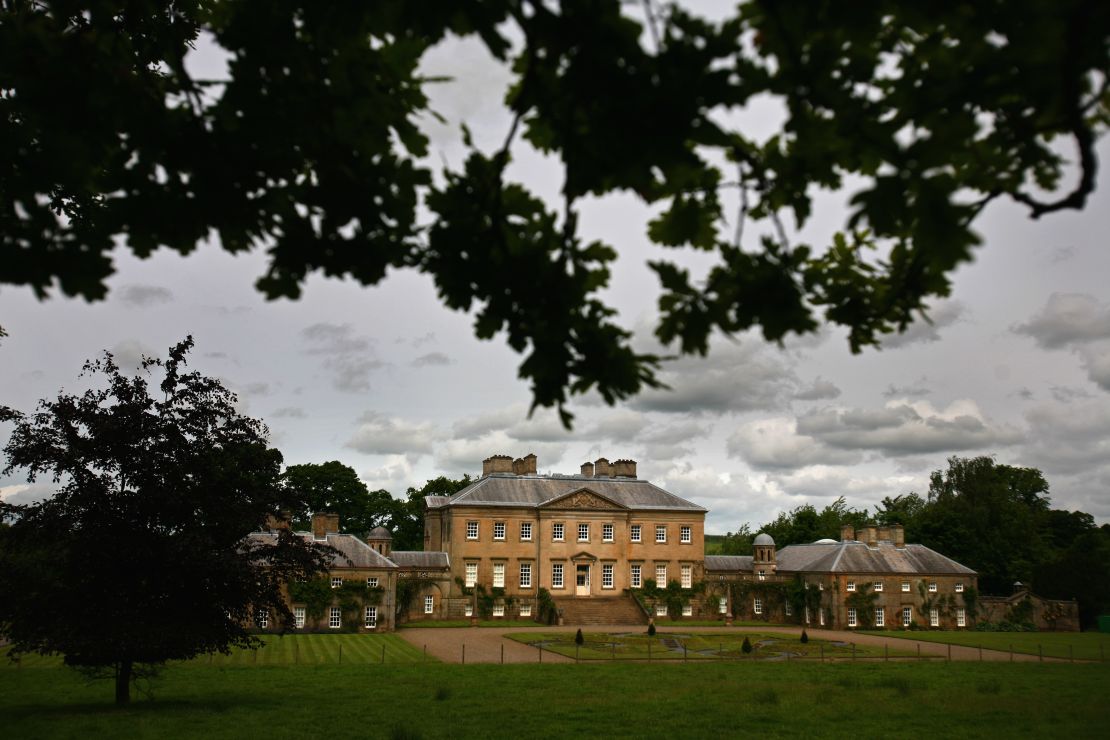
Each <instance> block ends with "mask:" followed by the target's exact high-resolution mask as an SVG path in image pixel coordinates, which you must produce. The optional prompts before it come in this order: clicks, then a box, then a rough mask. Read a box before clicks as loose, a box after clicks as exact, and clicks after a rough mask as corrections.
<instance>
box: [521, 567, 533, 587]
mask: <svg viewBox="0 0 1110 740" xmlns="http://www.w3.org/2000/svg"><path fill="white" fill-rule="evenodd" d="M520 587H521V588H532V564H531V563H521V564H520Z"/></svg>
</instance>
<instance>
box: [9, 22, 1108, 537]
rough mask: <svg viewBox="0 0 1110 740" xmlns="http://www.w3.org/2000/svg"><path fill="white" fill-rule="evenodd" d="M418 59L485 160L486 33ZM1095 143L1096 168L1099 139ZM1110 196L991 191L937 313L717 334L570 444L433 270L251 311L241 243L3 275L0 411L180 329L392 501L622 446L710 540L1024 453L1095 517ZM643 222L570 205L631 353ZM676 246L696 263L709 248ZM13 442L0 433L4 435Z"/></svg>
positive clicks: (525, 161) (519, 171)
mask: <svg viewBox="0 0 1110 740" xmlns="http://www.w3.org/2000/svg"><path fill="white" fill-rule="evenodd" d="M191 61H192V63H193V65H194V68H196V69H198V70H202V71H203V72H204V73H205V75H206V76H207V75H211V74H218V73H219V71H220V69H221V65H222V59H221V57H220V55H219V54H218V53H216V52H215V51H214V50H212V49H211V48H206V47H204V46H202V48H201V49H200V50H199V51H198V53H197V55H195V58H194V59H193V60H191ZM426 68H427V71H428V72H429V73H430V74H444V73H450V74H453V75H455V76H456V77H457V81H456V82H452V83H444V84H442V85H440V86H438V87H437V89H436V90H435V91H434V92H435V95H434V98H433V107H434V108H435V109H436V110H437V111H439V112H440V113H441V114H443V115H444V117H445V118H446V119H447V122H446V123H445V124H440V123H437V122H435V121H433V120H429V121H427V122H426V128H427V131H428V132H429V134H430V135H431V136H432V137H433V149H434V151H433V154H432V161H433V164H436V163H441V162H447V163H448V164H450V165H457V164H458V163H459V162H461V160H462V157H463V156H464V154H465V151H464V149H463V147H462V145H461V143H460V141H459V135H458V131H459V128H458V127H459V124H460V123H461V122H463V121H465V122H466V123H467V124H468V125H469V126H470V127H471V128H472V130H473V131H474V134H475V140H476V143H477V145H478V146H479V147H482V148H485V149H486V150H487V151H488V150H492V149H495V148H496V147H497V146H498V145H499V144H500V142H501V140H502V139H503V137H504V134H505V131H506V130H507V127H508V123H509V121H508V118H507V116H506V115H505V113H504V111H502V110H501V108H500V100H501V98H502V95H503V91H504V88H505V85H506V83H507V80H508V76H507V73H506V72H505V71H504V70H502V69H499V68H498V67H496V66H495V65H493V64H492V63H491V62H490V60H489V59H488V58H487V57H486V55H485V54H484V52H483V51H482V49H481V47H480V46H479V45H477V44H473V43H469V42H458V41H452V42H448V43H445V44H443V45H441V47H439V48H437V49H436V50H435V52H434V53H433V54H431V55H430V57H429V58H428V60H427V64H426ZM735 115H737V116H739V117H741V118H742V119H743V121H744V123H745V125H746V126H748V130H756V131H760V130H766V131H771V130H773V128H774V125H775V122H776V120H778V116H779V115H780V114H779V112H778V111H777V110H776V108H775V106H774V105H773V104H768V105H766V106H763V107H758V106H756V107H753V108H752V109H751V110H746V111H743V112H740V113H737V114H735ZM1099 153H1100V157H1101V159H1102V161H1103V162H1107V161H1110V146H1108V145H1107V144H1106V142H1104V145H1103V146H1102V147H1101V148H1100V151H1099ZM515 155H516V161H515V163H514V165H513V169H512V172H511V174H512V176H514V177H516V178H519V179H521V180H523V181H525V182H526V183H528V184H529V185H530V186H531V187H533V188H534V189H535V190H536V191H537V192H539V193H541V194H543V195H545V196H549V197H552V198H553V197H554V196H555V194H556V193H557V192H558V187H559V177H558V173H557V171H556V169H555V168H554V167H553V166H552V163H551V162H549V161H546V160H544V159H543V158H542V157H540V156H539V155H537V154H535V153H534V152H529V151H527V150H526V149H519V150H518V151H516V152H515ZM849 194H850V193H835V194H828V195H827V196H823V197H822V198H821V200H820V201H819V206H818V207H819V213H818V216H817V217H816V218H815V219H814V220H813V221H812V222H811V223H810V224H807V227H806V229H805V231H804V232H801V233H798V232H793V233H792V236H794V237H796V238H802V239H806V240H810V241H811V242H813V243H820V242H821V239H822V238H823V236H824V237H827V234H828V233H830V232H831V231H832V230H833V229H835V228H836V227H837V225H838V224H842V223H843V221H844V218H845V210H844V208H843V203H844V202H845V200H846V198H847V196H848V195H849ZM1108 198H1110V176H1108V175H1107V174H1106V173H1105V168H1104V174H1103V175H1102V176H1101V177H1100V182H1099V190H1098V192H1097V193H1096V194H1095V196H1094V197H1093V198H1092V199H1091V201H1090V202H1089V204H1088V206H1087V209H1086V210H1085V212H1083V213H1063V214H1056V215H1052V216H1048V217H1045V218H1044V219H1042V220H1041V221H1038V222H1034V221H1031V220H1029V219H1028V218H1027V217H1026V215H1025V213H1024V212H1023V211H1022V210H1021V209H1019V208H1016V207H1014V206H1012V205H1010V204H1007V203H998V204H995V205H992V206H991V207H990V208H988V209H987V210H986V211H985V212H984V214H983V215H982V216H981V217H980V219H979V221H978V222H977V227H978V229H979V231H980V233H981V234H982V236H983V237H984V242H985V246H984V247H983V248H982V249H980V250H979V252H978V255H977V260H976V262H975V263H973V264H970V265H966V266H964V267H963V268H961V269H960V270H959V271H958V272H957V273H956V275H955V289H954V292H953V296H952V297H951V299H950V300H947V301H945V302H942V303H939V304H937V305H936V306H934V308H933V311H932V313H931V316H932V323H931V324H928V323H919V324H917V325H914V326H913V327H911V328H910V329H909V331H907V332H906V333H905V334H904V335H901V336H898V337H894V338H891V339H889V340H888V341H887V342H886V344H885V346H884V348H883V349H882V350H881V351H876V350H867V351H865V352H863V353H862V354H860V355H855V356H853V355H851V353H850V352H849V351H848V348H847V342H846V339H845V336H844V333H843V332H840V331H836V330H829V331H825V332H823V333H821V334H818V335H814V336H808V337H802V338H797V339H794V340H792V341H790V342H788V343H787V344H786V346H785V347H782V348H779V347H776V346H770V345H767V344H765V343H764V342H762V341H760V340H759V339H758V338H756V337H751V336H739V337H734V338H731V339H730V338H724V337H719V338H718V339H717V341H716V342H715V343H714V345H713V348H712V352H711V354H710V356H709V357H708V358H706V359H700V358H699V359H682V360H678V361H675V362H671V363H669V364H668V366H667V368H666V370H665V372H664V374H663V376H664V379H665V380H666V381H667V382H668V383H669V384H670V386H671V387H672V390H670V391H658V392H650V393H645V394H643V395H641V396H640V397H639V398H636V399H634V400H632V401H630V402H628V403H626V404H623V405H621V406H618V407H615V408H612V407H608V406H605V405H604V404H602V403H600V402H599V401H598V400H597V399H595V398H590V397H586V398H582V399H580V400H579V401H578V402H576V403H575V404H573V406H572V411H574V413H575V414H576V415H577V423H576V427H575V430H574V431H573V432H572V433H567V432H565V431H564V430H563V429H562V428H561V426H560V425H559V424H558V422H557V421H556V420H555V419H554V418H553V416H551V415H549V414H545V413H537V414H536V415H534V417H533V418H532V419H530V420H529V419H528V418H527V409H528V403H529V400H530V394H529V391H528V388H527V386H526V385H525V384H523V383H521V382H520V381H519V380H518V379H517V377H516V367H517V365H518V363H519V360H520V358H519V357H518V356H516V355H514V354H513V353H512V351H511V350H509V349H508V348H507V346H506V345H505V344H504V341H503V339H501V338H499V339H497V340H494V341H489V342H480V341H478V340H476V339H475V338H474V337H473V332H472V327H471V323H472V317H471V316H468V315H466V314H460V313H454V312H451V311H449V310H447V309H445V308H443V307H442V306H441V305H440V303H439V302H438V300H437V299H436V296H435V291H434V288H433V286H432V284H431V281H430V280H429V279H427V278H424V277H422V276H420V275H416V274H413V273H410V272H397V273H394V274H391V275H390V277H389V278H388V279H387V280H386V281H385V282H384V283H382V284H381V285H379V286H377V287H373V288H362V287H359V286H358V285H356V284H354V283H353V282H351V281H341V280H328V279H324V278H321V277H312V278H310V279H309V281H308V283H307V285H306V288H305V291H304V295H303V297H302V298H301V299H300V300H298V301H295V302H292V301H284V300H283V301H277V302H267V301H266V300H265V299H264V298H263V297H262V296H261V295H260V294H259V293H257V292H256V291H255V290H254V289H253V287H252V286H253V283H254V280H255V279H256V278H257V277H258V276H260V275H261V274H262V273H263V272H264V269H265V265H266V260H265V254H264V253H262V252H256V253H254V254H251V255H246V256H239V257H232V256H230V255H227V254H225V253H223V252H222V251H221V250H220V249H219V248H218V247H217V246H215V245H205V246H202V247H201V248H200V249H199V250H198V251H197V252H196V253H195V254H194V255H192V256H190V257H187V258H183V257H180V256H176V255H173V254H169V253H165V252H162V253H158V254H156V255H155V256H154V257H152V258H150V259H148V260H145V261H140V260H137V259H135V258H134V257H131V256H130V255H128V254H126V253H123V252H120V253H118V254H117V256H116V267H117V272H116V275H115V276H114V277H113V278H112V280H111V282H110V286H111V294H110V297H109V299H108V300H106V301H104V302H100V303H97V304H86V303H84V302H83V301H79V300H68V299H64V298H61V297H53V298H51V299H50V300H47V301H44V302H39V301H37V300H36V299H35V298H34V297H33V296H32V295H31V293H30V291H27V290H22V289H16V288H12V287H9V286H4V287H3V288H0V325H2V326H4V327H5V328H6V329H7V330H8V332H9V333H10V334H11V336H10V337H9V338H7V339H5V340H3V343H2V344H0V403H2V404H6V405H9V406H13V407H15V408H17V409H20V410H23V411H31V410H33V408H34V405H35V403H36V401H37V399H40V398H48V397H53V396H56V395H57V393H58V392H59V390H60V389H65V390H66V391H77V390H79V389H80V388H81V384H80V383H81V381H80V380H79V379H78V374H79V371H80V367H81V364H82V362H83V361H84V360H85V359H87V358H91V357H94V356H96V355H97V354H98V353H99V352H100V351H101V350H104V349H109V350H111V351H112V352H113V353H115V355H116V357H117V359H118V360H119V361H120V362H121V364H123V365H126V366H133V365H134V364H135V363H136V362H137V361H138V358H139V357H140V356H141V355H142V354H143V353H147V354H164V352H165V350H166V348H167V347H168V346H169V345H171V344H173V343H175V342H176V341H178V340H180V339H181V338H182V337H184V336H185V335H186V334H192V335H193V336H194V337H195V339H196V342H197V347H196V350H195V352H194V355H193V357H192V365H193V366H194V367H195V368H197V369H200V370H201V371H203V372H205V373H208V374H211V375H215V376H218V377H220V378H222V379H224V380H225V381H226V383H227V384H228V385H229V386H230V387H231V388H233V389H234V390H235V391H237V392H238V394H239V395H240V398H241V405H242V407H243V410H244V411H245V412H247V413H249V414H251V415H253V416H257V417H261V418H262V419H264V420H265V421H266V423H267V424H268V425H269V427H270V430H271V434H272V441H273V444H274V445H275V446H277V447H278V448H279V449H281V451H282V452H283V454H284V455H285V460H286V462H287V463H288V464H295V463H306V462H324V461H327V460H333V459H337V460H341V461H343V462H344V463H346V464H348V465H350V466H351V467H353V468H354V469H355V470H356V471H358V473H359V474H360V475H361V476H362V478H363V479H364V480H365V481H366V483H367V484H368V485H369V486H371V487H372V488H386V489H388V490H389V491H391V492H393V493H394V494H395V495H402V494H403V492H404V490H405V488H406V487H407V486H409V485H413V484H420V483H422V482H423V481H424V480H426V479H428V478H430V477H434V476H436V475H440V474H447V475H451V476H456V475H460V474H462V473H471V474H475V473H477V472H479V471H480V470H481V461H482V459H483V458H485V457H487V456H489V455H491V454H497V453H504V454H509V455H513V456H514V457H517V456H521V455H524V454H527V453H529V452H534V453H536V455H537V456H538V457H539V469H540V471H541V472H558V473H571V472H575V471H577V470H578V467H579V465H580V464H581V463H582V462H584V461H586V460H592V459H595V458H597V457H600V456H604V457H608V458H609V459H610V460H613V459H617V458H632V459H635V460H637V461H639V471H640V475H641V477H645V478H648V479H650V480H652V481H654V482H656V483H658V484H659V485H662V486H663V487H665V488H667V489H668V490H670V491H672V492H674V493H676V494H678V495H680V496H683V497H686V498H688V499H691V500H693V501H695V502H697V503H699V504H701V505H702V506H705V507H706V508H708V509H709V510H710V514H709V517H708V521H707V525H708V531H710V532H719V533H723V532H725V531H729V530H735V529H736V528H737V527H738V526H739V525H741V524H743V523H744V522H751V523H752V524H753V526H754V525H756V524H758V523H759V522H763V521H766V520H769V519H770V518H772V517H773V516H775V515H776V514H777V513H778V512H780V511H783V510H786V509H790V508H793V507H795V506H798V505H800V504H802V503H806V502H808V503H812V504H814V505H816V506H818V507H820V506H823V505H825V504H827V503H829V502H831V501H833V500H834V499H836V498H837V497H838V496H845V497H846V498H847V500H848V503H849V504H850V505H852V506H856V507H869V506H873V505H874V504H876V503H877V502H878V501H879V500H880V499H882V498H883V497H884V496H888V495H896V494H899V493H905V492H907V491H912V490H916V491H919V492H924V491H925V489H926V488H927V485H928V474H929V472H930V471H932V470H934V469H937V468H941V467H944V465H945V459H946V457H948V456H950V455H961V456H969V455H979V454H987V455H994V456H996V458H997V459H998V460H999V461H1000V462H1004V463H1010V464H1017V465H1028V466H1035V467H1038V468H1040V469H1041V470H1043V471H1044V472H1045V474H1046V476H1047V477H1048V480H1049V482H1050V484H1051V487H1052V497H1053V501H1054V503H1055V505H1056V506H1059V507H1065V508H1069V509H1075V508H1078V509H1082V510H1085V511H1088V512H1091V513H1093V514H1095V516H1096V517H1097V518H1098V519H1099V521H1103V522H1105V521H1110V282H1108V281H1110V250H1108V249H1107V231H1108V229H1110V220H1108V216H1107V204H1108ZM650 216H651V211H650V210H649V209H648V208H646V207H645V206H643V205H641V204H638V203H637V202H635V201H634V199H632V198H627V197H610V198H606V199H603V200H595V201H592V202H589V203H586V204H585V205H584V207H583V212H582V219H581V220H582V224H583V227H584V231H585V232H586V233H587V234H589V235H591V236H593V237H597V238H601V239H603V240H605V241H607V242H608V243H610V244H612V245H614V246H615V247H616V248H617V249H618V251H619V253H620V258H619V261H618V263H617V264H616V266H615V268H614V277H613V280H612V284H611V286H610V289H609V290H608V292H607V294H606V297H607V299H608V300H609V301H610V302H611V303H612V305H614V306H615V307H616V308H618V309H619V311H620V317H621V320H622V321H623V322H624V323H625V325H626V326H628V327H629V328H631V329H634V330H635V331H636V337H637V342H638V343H639V345H640V346H641V347H642V348H644V349H650V348H652V347H653V346H654V345H653V342H652V331H651V330H652V326H653V323H654V321H655V318H656V310H655V300H656V297H657V286H656V282H655V278H654V276H653V274H652V273H651V272H649V270H648V269H647V267H646V265H645V262H646V260H647V259H651V258H652V257H654V256H656V255H659V254H660V250H659V249H657V248H655V247H653V246H651V245H650V244H649V243H648V241H647V239H646V237H645V235H644V234H645V223H646V221H647V219H648V218H649V217H650ZM754 236H755V234H753V237H754ZM667 256H668V257H672V258H674V257H676V256H678V255H676V253H675V252H674V250H668V251H667ZM679 259H681V260H682V261H683V262H684V263H685V264H687V265H689V266H691V267H692V268H693V269H695V270H697V269H704V267H705V262H704V257H702V256H700V255H682V256H680V257H679ZM506 279H510V276H506ZM656 349H658V348H656ZM9 432H10V425H8V426H4V425H0V442H3V441H6V439H7V437H8V434H9ZM48 492H49V487H48V486H44V485H41V484H40V485H36V486H28V485H26V482H25V480H24V479H23V478H22V477H21V476H20V475H19V474H18V473H17V474H14V475H9V476H6V477H0V497H3V498H4V499H7V500H13V501H29V500H33V499H35V498H38V497H40V496H42V495H44V494H45V493H48ZM911 537H912V534H911Z"/></svg>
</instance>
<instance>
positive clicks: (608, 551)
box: [256, 455, 977, 631]
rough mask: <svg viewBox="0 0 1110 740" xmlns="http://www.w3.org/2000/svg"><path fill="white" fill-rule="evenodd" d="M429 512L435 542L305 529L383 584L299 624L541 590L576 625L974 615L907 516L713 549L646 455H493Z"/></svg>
mask: <svg viewBox="0 0 1110 740" xmlns="http://www.w3.org/2000/svg"><path fill="white" fill-rule="evenodd" d="M425 505H426V510H425V516H424V550H423V551H395V550H392V549H391V547H390V542H391V538H390V534H389V532H388V531H387V530H385V529H383V528H381V527H379V528H377V529H375V530H374V531H373V532H371V533H369V535H368V536H367V537H366V538H365V540H360V539H359V538H357V537H355V536H353V535H350V534H342V533H340V532H339V522H338V518H337V517H335V516H334V515H329V514H321V515H317V516H316V517H314V520H313V532H311V533H309V532H305V533H301V535H302V536H304V537H312V538H314V539H315V540H317V541H327V542H328V543H329V544H331V545H332V546H333V547H336V549H337V550H338V551H339V552H340V555H338V556H336V557H335V558H334V561H333V563H332V568H331V573H330V579H331V584H332V586H333V587H336V588H338V587H339V586H341V585H342V584H343V583H344V581H354V582H356V583H359V584H362V583H363V582H365V583H366V584H367V585H369V584H373V585H374V586H375V587H376V588H377V589H379V590H380V593H379V594H378V596H377V597H376V604H375V605H374V606H373V607H371V606H367V607H366V610H365V619H363V615H362V614H349V613H348V614H344V613H343V611H342V610H341V609H340V608H339V607H338V606H332V607H331V609H330V610H329V611H328V612H327V613H326V614H325V615H323V616H321V615H316V616H315V617H313V616H312V615H308V616H307V617H306V615H305V609H304V607H303V606H302V605H300V604H298V603H296V599H295V597H294V596H293V595H291V601H292V602H293V603H292V606H293V611H294V614H296V615H297V622H298V624H297V625H295V626H296V627H298V628H305V629H344V628H346V629H358V630H360V631H361V630H382V629H391V628H392V627H393V626H394V625H395V624H396V621H397V620H400V621H416V620H423V619H461V618H467V617H470V618H479V617H481V618H485V619H489V618H493V619H497V618H505V619H525V620H528V619H537V618H538V617H539V612H540V603H541V594H540V592H541V589H542V590H545V591H546V592H547V593H548V594H549V595H550V597H551V598H552V600H553V602H554V605H555V607H556V608H557V610H558V613H559V614H560V616H561V618H562V619H563V621H565V622H566V623H567V624H576V623H578V624H630V623H647V622H648V621H649V620H650V619H653V618H671V619H676V618H677V619H680V618H683V617H687V618H696V619H702V620H704V619H720V620H722V621H725V620H727V621H731V620H732V619H733V618H735V619H745V620H750V619H757V620H760V619H761V620H767V621H769V622H780V623H795V624H798V623H801V624H806V623H808V624H811V625H813V626H828V627H872V626H874V627H900V626H909V625H910V624H915V625H916V626H921V627H929V626H932V627H945V628H953V627H968V626H971V624H972V622H973V620H974V616H975V604H974V603H973V599H974V596H975V594H977V591H976V585H977V584H976V573H975V572H974V571H972V570H971V569H970V568H967V567H965V566H963V565H960V564H959V563H956V562H954V561H953V560H951V559H949V558H946V557H945V556H943V555H941V554H940V553H937V552H935V551H933V550H930V549H929V548H927V547H924V546H923V545H915V544H906V543H905V538H904V534H903V530H902V527H901V526H898V525H893V526H890V527H885V526H883V527H880V526H868V527H862V528H861V529H860V530H859V532H858V533H857V532H856V531H855V530H853V528H852V527H851V526H846V527H844V528H843V529H842V532H841V538H840V540H839V541H838V540H831V539H829V540H820V541H818V542H815V543H812V544H806V545H791V546H788V547H785V548H783V549H781V550H777V551H776V548H775V544H774V541H773V540H772V539H771V538H770V537H769V536H768V535H766V534H760V535H758V536H757V537H756V538H755V540H754V543H753V554H752V555H748V556H706V555H705V515H706V509H704V508H703V507H701V506H698V505H697V504H694V503H692V502H690V501H687V500H685V499H683V498H680V497H679V496H676V495H674V494H672V493H670V492H668V491H665V490H663V489H662V488H660V487H659V486H656V485H654V484H653V483H650V482H649V481H646V480H641V479H639V478H637V476H636V463H635V462H634V461H632V460H617V461H615V462H612V463H610V462H609V461H608V460H606V459H605V458H600V459H598V460H596V461H595V462H592V463H586V464H584V465H583V466H582V468H581V471H580V472H579V473H578V474H576V475H539V474H537V472H536V457H535V455H528V456H527V457H524V458H518V459H515V460H514V459H513V458H511V457H508V456H506V455H495V456H493V457H490V458H487V459H486V460H484V461H483V469H482V476H481V477H480V478H479V479H478V480H477V481H475V482H474V483H472V484H471V485H469V486H468V487H466V488H464V489H463V490H461V491H459V492H458V493H456V494H454V495H452V496H428V497H426V499H425ZM269 534H270V533H266V532H261V533H258V535H256V536H263V537H264V536H267V535H269ZM364 579H365V580H364ZM965 595H966V599H965ZM337 603H338V601H337ZM352 621H354V622H355V623H354V624H352V623H351V622H352Z"/></svg>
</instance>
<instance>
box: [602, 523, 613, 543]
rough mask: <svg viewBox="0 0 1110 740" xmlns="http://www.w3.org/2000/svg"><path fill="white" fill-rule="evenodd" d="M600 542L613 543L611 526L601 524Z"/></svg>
mask: <svg viewBox="0 0 1110 740" xmlns="http://www.w3.org/2000/svg"><path fill="white" fill-rule="evenodd" d="M601 541H602V542H612V541H613V525H612V524H602V525H601Z"/></svg>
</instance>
